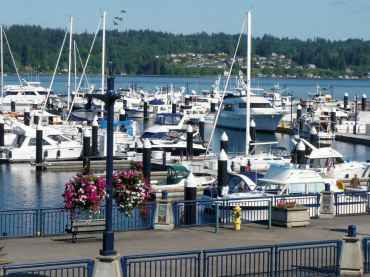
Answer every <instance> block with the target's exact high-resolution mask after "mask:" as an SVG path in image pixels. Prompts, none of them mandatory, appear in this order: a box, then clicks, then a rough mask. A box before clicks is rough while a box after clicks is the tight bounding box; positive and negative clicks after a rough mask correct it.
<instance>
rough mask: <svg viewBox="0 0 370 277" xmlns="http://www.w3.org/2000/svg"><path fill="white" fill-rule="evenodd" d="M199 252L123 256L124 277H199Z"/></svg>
mask: <svg viewBox="0 0 370 277" xmlns="http://www.w3.org/2000/svg"><path fill="white" fill-rule="evenodd" d="M201 253H202V252H201V251H183V252H171V253H159V254H148V255H136V256H125V257H123V258H122V259H121V266H122V273H123V276H124V277H131V276H132V277H134V276H135V277H136V276H138V277H156V276H158V277H162V276H176V277H200V276H201V275H200V270H201V269H200V260H201Z"/></svg>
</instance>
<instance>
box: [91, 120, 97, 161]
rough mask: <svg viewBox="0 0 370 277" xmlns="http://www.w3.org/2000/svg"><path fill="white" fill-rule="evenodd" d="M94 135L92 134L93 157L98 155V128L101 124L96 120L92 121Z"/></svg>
mask: <svg viewBox="0 0 370 277" xmlns="http://www.w3.org/2000/svg"><path fill="white" fill-rule="evenodd" d="M91 129H92V132H91V134H92V136H91V155H92V156H93V157H95V156H98V129H99V125H98V122H97V121H96V120H94V121H93V123H92V128H91Z"/></svg>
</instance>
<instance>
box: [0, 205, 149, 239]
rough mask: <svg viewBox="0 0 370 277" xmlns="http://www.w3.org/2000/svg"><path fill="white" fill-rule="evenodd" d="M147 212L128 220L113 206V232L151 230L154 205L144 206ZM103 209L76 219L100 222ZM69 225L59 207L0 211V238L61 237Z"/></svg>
mask: <svg viewBox="0 0 370 277" xmlns="http://www.w3.org/2000/svg"><path fill="white" fill-rule="evenodd" d="M147 205H148V209H149V213H148V215H147V216H146V217H143V216H141V214H140V210H139V209H135V210H134V211H133V213H132V215H131V216H130V217H128V216H127V215H125V213H124V212H121V211H119V210H118V207H117V206H114V207H113V230H114V231H127V230H138V229H150V228H153V227H154V212H155V203H148V204H147ZM104 218H105V207H102V208H101V209H100V211H99V213H98V214H96V215H91V214H87V213H81V214H79V215H78V216H77V219H91V220H93V219H104ZM69 225H70V213H69V212H68V211H65V210H63V209H62V208H41V209H28V210H27V209H22V210H0V237H32V236H48V235H61V234H65V233H66V229H67V227H68V226H69Z"/></svg>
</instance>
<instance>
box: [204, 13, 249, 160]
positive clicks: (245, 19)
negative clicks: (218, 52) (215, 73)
mask: <svg viewBox="0 0 370 277" xmlns="http://www.w3.org/2000/svg"><path fill="white" fill-rule="evenodd" d="M246 22H247V17H245V18H244V20H243V24H242V30H241V32H240V34H239V39H238V43H237V45H236V48H235V52H234V56H233V59H232V62H231V66H230V69H229V73H228V75H227V79H226V83H225V86H224V91H223V92H222V94H221V102H220V105H219V108H218V110H217V114H216V118H215V120H214V123H213V128H212V132H211V136H210V137H209V143H208V145H207V150H206V153H208V151H209V146H210V145H211V142H212V139H213V135H214V132H215V129H216V124H217V120H218V117H219V115H220V112H221V107H222V102H223V101H224V96H225V94H226V88H227V86H228V83H229V80H230V76H231V72H232V69H233V66H234V63H235V59H236V53H237V52H238V48H239V44H240V41H241V37H242V34H243V32H244V27H245V24H246Z"/></svg>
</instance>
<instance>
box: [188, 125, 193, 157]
mask: <svg viewBox="0 0 370 277" xmlns="http://www.w3.org/2000/svg"><path fill="white" fill-rule="evenodd" d="M193 139H194V138H193V127H191V125H189V126H188V129H187V130H186V160H187V161H191V160H193Z"/></svg>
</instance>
